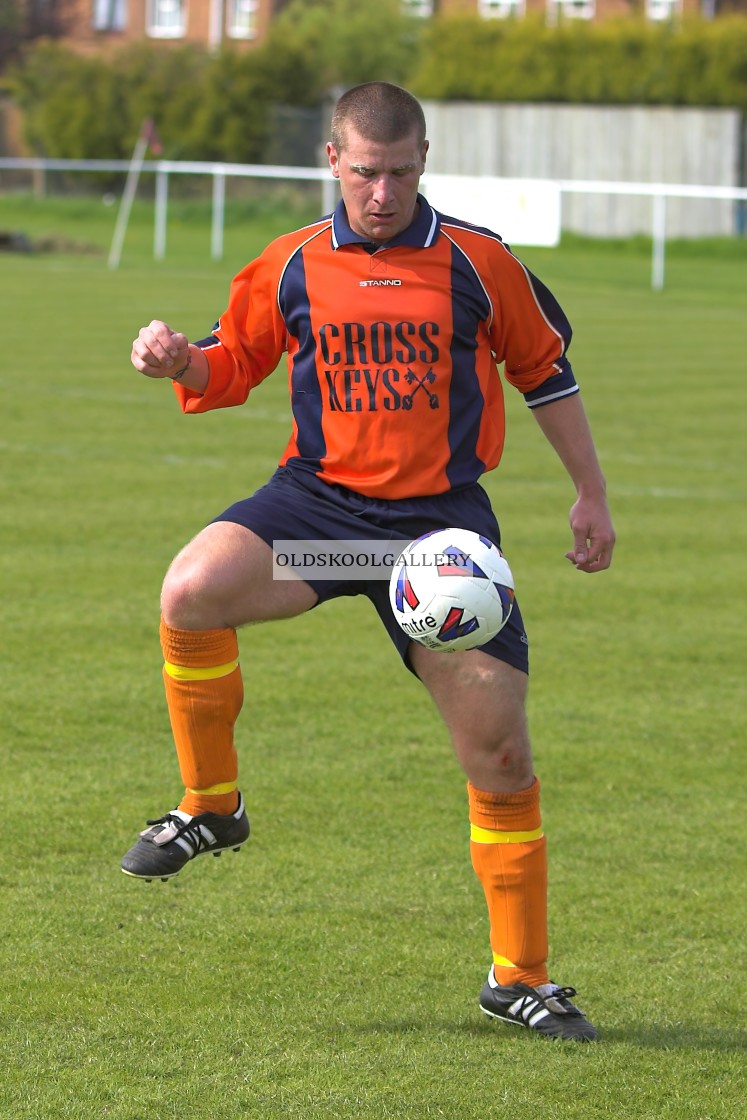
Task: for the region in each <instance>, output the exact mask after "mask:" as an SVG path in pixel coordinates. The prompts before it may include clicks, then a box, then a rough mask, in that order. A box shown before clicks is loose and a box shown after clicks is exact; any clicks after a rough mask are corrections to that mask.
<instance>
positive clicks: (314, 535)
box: [214, 467, 529, 673]
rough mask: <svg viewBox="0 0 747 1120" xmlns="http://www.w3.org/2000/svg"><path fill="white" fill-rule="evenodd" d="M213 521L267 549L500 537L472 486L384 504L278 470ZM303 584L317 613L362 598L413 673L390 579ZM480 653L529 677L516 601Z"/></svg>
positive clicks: (487, 503) (487, 501)
mask: <svg viewBox="0 0 747 1120" xmlns="http://www.w3.org/2000/svg"><path fill="white" fill-rule="evenodd" d="M214 520H215V521H231V522H234V523H235V524H237V525H244V526H245V527H246V528H247V529H251V530H252V532H254V533H256V534H257V536H258V537H261V538H262V540H263V541H265V543H266V544H269V545H270V547H271V548H272V546H273V542H274V541H280V540H282V541H304V540H310V541H316V540H330V541H353V540H374V541H382V542H386V541H396V542H401V541H402V540H414V539H415V538H416V537H419V536H421V535H422V534H423V533H428V532H430V531H431V530H433V529H448V528H450V527H452V526H458V527H459V528H463V529H472V530H473V531H474V532H476V533H480V534H482V536H484V537H488V538H489V539H490V540H491V541H494V542H495V544H497V545H500V543H501V535H500V529H499V527H498V522H497V520H496V517H495V514H494V513H493V510H492V507H491V505H490V499H489V498H488V496H487V494H486V493H485V491H484V490H483V488H482V487H481V486H479V485H477V484H475V485H473V486H466V487H464V488H462V489H459V490H449V491H448V492H447V493H445V494H435V495H431V496H429V497H425V498H401V499H397V500H394V501H385V500H384V499H382V498H368V497H366V496H365V495H363V494H358V493H356V492H355V491H354V490H348V489H346V488H345V487H344V486H338V485H336V484H333V485H330V484H329V483H327V482H323V481H322V480H321V479H320V478H317V476H316V475H315V474H312V473H311V472H310V471H306V470H303V469H298V468H291V467H279V468H278V470H276V472H275V474H274V475H273V476H272V477H271V478H270V480H269V482H268V483H266V485H265V486H262V487H261V488H260V489H259V490H257V492H256V493H255V494H253V495H252V497H251V498H245V499H244V500H243V501H240V502H236V503H234V505H232V506H229V508H228V509H227V510H225V511H224V512H223V513H222V514H220V515H219V516H218V517H216V518H215V519H214ZM303 579H304V580H305V582H306V583H308V584H309V585H310V586H311V587H312V588H313V589H314V591H315V592H316V593H317V595H318V596H319V600H318V602H317V603H316V604H315V605H316V606H319V605H320V604H321V603H324V602H326V601H327V600H329V599H338V598H340V597H341V596H352V595H365V596H366V597H367V598H368V599H370V600H371V602H372V603H373V605H374V607H375V608H376V611H377V613H378V615H379V618H380V619H381V621H382V622H383V623H384V626H385V627H386V631H387V633H388V634H389V637H390V638H391V640H392V641H393V642H394V644H395V646H396V647H397V649H398V650H399V654H400V656H401V657H402V659H403V661H404V662H405V664H406V665H407V667H408V668H411V666H410V663H409V660H408V657H407V650H408V647H409V645H410V639H409V638H408V637H407V635H406V634H405V633H403V631H402V630H401V629H400V627H399V625H398V623H397V620H396V619H395V617H394V614H393V612H392V608H391V605H390V603H389V581H388V580H387V579H371V580H362V579H355V580H351V579H349V578H347V576H346V573H345V572H341V574H340V577H339V578H334V579H320V580H315V579H313V578H309V577H308V576H307V575H306V574H305V573H304V575H303ZM481 649H482V650H483V651H484V652H485V653H489V654H490V655H491V656H492V657H497V658H498V659H499V660H501V661H506V662H507V663H508V664H509V665H513V666H514V668H516V669H520V670H521V671H522V672H524V673H528V671H529V647H528V642H527V636H526V634H525V632H524V622H523V620H522V617H521V611H520V610H519V604H518V603H517V602H516V600H514V605H513V609H512V611H511V614H510V616H509V620H508V622H507V623H506V625H505V626H504V627H503V629H502V630H501V631H500V633H498V634H497V635H496V636H495V638H493V639H492V640H491V641H489V642H488V643H487V644H486V645H484V646H482V647H481Z"/></svg>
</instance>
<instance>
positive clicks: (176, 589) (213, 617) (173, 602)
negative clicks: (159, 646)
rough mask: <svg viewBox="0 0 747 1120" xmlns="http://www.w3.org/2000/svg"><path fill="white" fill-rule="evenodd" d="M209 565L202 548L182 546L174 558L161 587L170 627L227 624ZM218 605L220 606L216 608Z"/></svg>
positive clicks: (210, 627)
mask: <svg viewBox="0 0 747 1120" xmlns="http://www.w3.org/2000/svg"><path fill="white" fill-rule="evenodd" d="M210 584H211V581H210V576H209V570H208V566H207V565H206V564H205V562H204V560H203V558H202V557H201V556H200V553H199V550H196V549H191V546H189V545H188V546H187V548H185V549H183V550H182V551H181V552H180V553H179V555H178V556H177V557H176V558H175V559H174V560H173V561H172V563H171V566H170V567H169V570H168V571H167V573H166V577H165V579H164V581H163V587H162V589H161V614H162V615H163V619H164V622H166V624H167V625H168V626H173V627H175V628H177V629H181V630H211V629H219V628H221V627H223V626H225V625H226V623H225V621H223V620H222V618H221V612H220V604H219V603H216V602H214V601H213V600H214V592H213V594H212V595H211V591H210ZM216 608H217V609H216Z"/></svg>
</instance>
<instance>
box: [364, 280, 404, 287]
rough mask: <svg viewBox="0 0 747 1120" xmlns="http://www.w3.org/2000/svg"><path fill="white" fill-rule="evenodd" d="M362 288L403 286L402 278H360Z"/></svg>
mask: <svg viewBox="0 0 747 1120" xmlns="http://www.w3.org/2000/svg"><path fill="white" fill-rule="evenodd" d="M358 285H359V287H361V288H401V287H402V281H401V280H359V281H358Z"/></svg>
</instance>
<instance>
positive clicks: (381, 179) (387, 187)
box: [374, 175, 394, 202]
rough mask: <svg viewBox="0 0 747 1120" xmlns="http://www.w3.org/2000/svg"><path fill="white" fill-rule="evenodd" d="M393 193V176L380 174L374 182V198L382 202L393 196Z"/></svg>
mask: <svg viewBox="0 0 747 1120" xmlns="http://www.w3.org/2000/svg"><path fill="white" fill-rule="evenodd" d="M393 193H394V192H393V189H392V176H391V175H379V176H378V177H377V178H376V180H375V182H374V198H375V199H376V200H377V201H379V202H380V201H383V200H384V199H389V198H391V197H392V195H393Z"/></svg>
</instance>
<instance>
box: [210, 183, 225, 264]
mask: <svg viewBox="0 0 747 1120" xmlns="http://www.w3.org/2000/svg"><path fill="white" fill-rule="evenodd" d="M225 214H226V175H225V172H224V171H223V169H222V168H220V167H214V168H213V229H212V234H211V238H210V256H211V257H212V259H213V260H214V261H219V260H222V259H223V227H224V223H225Z"/></svg>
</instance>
